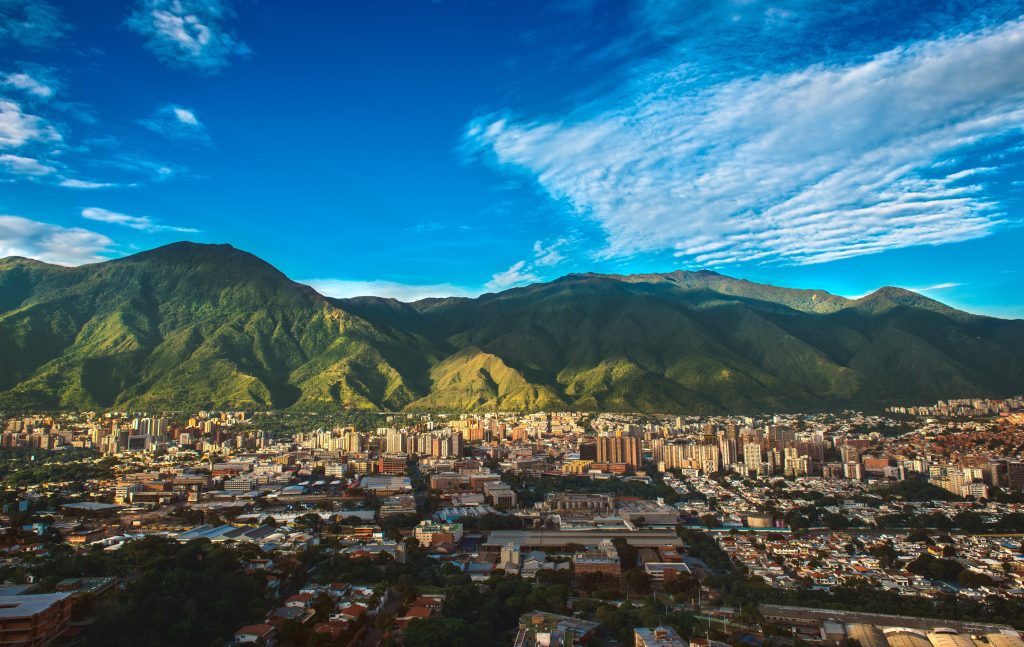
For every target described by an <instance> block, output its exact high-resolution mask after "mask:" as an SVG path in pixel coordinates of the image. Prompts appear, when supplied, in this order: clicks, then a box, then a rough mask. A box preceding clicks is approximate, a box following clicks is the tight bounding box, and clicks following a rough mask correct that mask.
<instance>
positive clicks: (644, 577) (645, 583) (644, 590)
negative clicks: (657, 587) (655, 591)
mask: <svg viewBox="0 0 1024 647" xmlns="http://www.w3.org/2000/svg"><path fill="white" fill-rule="evenodd" d="M623 579H624V580H625V581H626V591H627V592H628V593H630V594H632V595H647V594H648V593H650V592H651V576H650V575H648V574H647V573H645V572H643V571H641V570H639V569H633V570H631V571H626V574H625V575H624V577H623Z"/></svg>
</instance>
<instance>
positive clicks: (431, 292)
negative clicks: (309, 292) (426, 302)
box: [299, 279, 478, 302]
mask: <svg viewBox="0 0 1024 647" xmlns="http://www.w3.org/2000/svg"><path fill="white" fill-rule="evenodd" d="M299 283H305V284H306V285H308V286H310V287H312V288H313V289H314V290H316V291H317V292H319V293H320V294H323V295H326V296H329V297H335V298H337V299H348V298H351V297H365V296H374V297H387V298H391V299H398V300H399V301H406V302H409V301H418V300H420V299H426V298H428V297H471V296H476V295H477V294H478V293H477V292H472V291H470V290H467V289H466V288H462V287H459V286H456V285H452V284H450V283H436V284H433V285H415V284H408V283H397V282H394V281H348V280H345V279H308V280H303V281H299Z"/></svg>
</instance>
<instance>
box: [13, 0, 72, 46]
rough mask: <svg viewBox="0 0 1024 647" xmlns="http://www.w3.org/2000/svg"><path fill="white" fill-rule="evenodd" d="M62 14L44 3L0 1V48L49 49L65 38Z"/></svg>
mask: <svg viewBox="0 0 1024 647" xmlns="http://www.w3.org/2000/svg"><path fill="white" fill-rule="evenodd" d="M65 31H66V28H65V26H64V24H63V23H62V21H61V18H60V12H59V11H58V10H57V9H56V8H55V7H54V6H53V5H52V4H50V3H49V2H45V1H44V0H0V45H3V44H6V41H11V42H13V43H17V44H19V45H24V46H26V47H49V46H51V45H53V44H54V43H55V42H56V41H57V40H59V39H60V38H61V36H63V35H64V32H65Z"/></svg>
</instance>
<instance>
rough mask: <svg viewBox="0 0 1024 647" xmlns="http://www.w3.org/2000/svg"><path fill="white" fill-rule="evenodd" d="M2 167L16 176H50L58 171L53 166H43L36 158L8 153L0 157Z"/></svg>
mask: <svg viewBox="0 0 1024 647" xmlns="http://www.w3.org/2000/svg"><path fill="white" fill-rule="evenodd" d="M0 166H3V167H5V168H6V169H7V170H8V171H9V172H11V173H14V174H15V175H32V176H37V177H38V176H42V175H49V174H50V173H53V172H55V171H56V170H57V169H55V168H54V167H52V166H49V165H47V164H43V163H42V162H40V161H39V160H37V159H35V158H34V157H22V156H20V155H10V154H7V153H4V154H2V155H0Z"/></svg>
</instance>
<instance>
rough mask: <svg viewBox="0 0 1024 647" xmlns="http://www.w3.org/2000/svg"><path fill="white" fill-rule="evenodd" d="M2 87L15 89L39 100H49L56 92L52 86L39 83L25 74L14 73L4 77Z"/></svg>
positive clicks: (38, 80)
mask: <svg viewBox="0 0 1024 647" xmlns="http://www.w3.org/2000/svg"><path fill="white" fill-rule="evenodd" d="M3 85H5V86H8V87H11V88H16V89H18V90H21V91H22V92H26V93H28V94H30V95H32V96H34V97H37V98H39V99H49V98H50V97H52V96H53V95H54V94H56V92H57V91H56V90H55V89H54V88H53V86H52V85H50V84H48V83H45V82H43V81H41V80H40V79H37V78H35V77H33V76H31V75H29V74H26V73H25V72H14V73H11V74H8V75H7V76H6V77H4V81H3Z"/></svg>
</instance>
